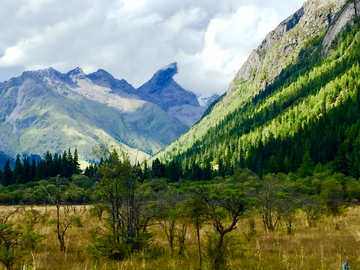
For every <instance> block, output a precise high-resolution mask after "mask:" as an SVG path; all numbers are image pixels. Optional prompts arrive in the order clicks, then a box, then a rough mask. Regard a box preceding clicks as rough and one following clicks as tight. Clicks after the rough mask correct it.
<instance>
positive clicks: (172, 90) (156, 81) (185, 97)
mask: <svg viewBox="0 0 360 270" xmlns="http://www.w3.org/2000/svg"><path fill="white" fill-rule="evenodd" d="M177 72H178V68H177V63H172V64H170V65H168V66H166V67H164V68H162V69H160V70H159V71H157V72H156V73H155V74H154V76H153V77H152V78H151V79H150V80H149V81H148V82H146V83H145V84H143V85H142V86H140V87H139V88H138V89H137V90H136V94H137V95H138V96H139V97H141V98H142V99H144V100H146V101H149V102H152V103H155V104H157V105H158V106H160V107H161V108H162V109H163V110H165V111H168V110H169V108H170V107H173V106H181V105H184V104H188V105H191V106H194V107H200V104H199V102H198V100H197V97H196V95H195V94H194V93H192V92H190V91H187V90H185V89H183V88H182V87H181V86H180V85H179V84H178V83H177V82H175V80H174V79H173V77H174V75H175V74H177Z"/></svg>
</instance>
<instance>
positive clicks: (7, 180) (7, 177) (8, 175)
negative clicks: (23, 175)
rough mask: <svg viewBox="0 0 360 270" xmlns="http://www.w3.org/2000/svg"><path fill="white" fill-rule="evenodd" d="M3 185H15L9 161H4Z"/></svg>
mask: <svg viewBox="0 0 360 270" xmlns="http://www.w3.org/2000/svg"><path fill="white" fill-rule="evenodd" d="M3 183H4V186H9V185H13V184H15V181H14V175H13V171H12V170H11V168H10V160H9V159H8V160H7V161H6V163H5V167H4V175H3Z"/></svg>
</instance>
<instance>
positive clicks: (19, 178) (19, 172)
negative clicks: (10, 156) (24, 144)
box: [14, 155, 24, 184]
mask: <svg viewBox="0 0 360 270" xmlns="http://www.w3.org/2000/svg"><path fill="white" fill-rule="evenodd" d="M14 180H15V183H18V184H23V183H24V175H23V165H22V163H21V160H20V156H19V155H18V156H17V158H16V161H15V168H14Z"/></svg>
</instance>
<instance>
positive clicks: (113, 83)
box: [87, 69, 136, 95]
mask: <svg viewBox="0 0 360 270" xmlns="http://www.w3.org/2000/svg"><path fill="white" fill-rule="evenodd" d="M87 77H88V78H89V79H90V80H91V81H92V82H93V83H95V84H97V85H100V86H103V87H107V88H110V89H111V90H112V91H113V92H114V93H121V92H122V91H124V92H126V93H128V94H134V95H135V92H136V91H135V88H134V87H133V86H132V85H131V84H129V83H128V82H127V81H125V80H124V79H122V80H118V79H115V78H114V76H113V75H111V74H110V73H108V72H107V71H105V70H103V69H99V70H98V71H96V72H94V73H90V74H89V75H87Z"/></svg>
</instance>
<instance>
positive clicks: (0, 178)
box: [0, 148, 81, 186]
mask: <svg viewBox="0 0 360 270" xmlns="http://www.w3.org/2000/svg"><path fill="white" fill-rule="evenodd" d="M80 172H81V170H80V164H79V157H78V152H77V149H75V150H74V154H72V152H71V149H70V148H69V149H68V151H64V152H63V154H62V155H61V154H54V155H52V154H51V153H50V152H49V151H47V152H46V153H45V155H44V157H43V158H42V159H40V160H39V161H36V160H35V158H34V157H32V159H31V160H30V158H29V157H24V158H23V160H21V158H20V156H19V155H18V156H17V158H16V161H15V166H14V169H12V168H11V166H10V159H8V160H7V161H6V163H5V166H4V170H3V171H2V170H0V184H1V185H3V186H9V185H14V184H26V183H28V182H34V181H38V180H41V179H47V178H49V177H55V176H57V175H58V174H60V175H61V176H63V177H66V178H68V177H70V176H71V175H73V174H79V173H80Z"/></svg>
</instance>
